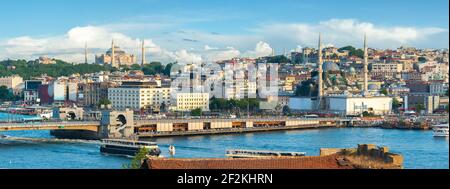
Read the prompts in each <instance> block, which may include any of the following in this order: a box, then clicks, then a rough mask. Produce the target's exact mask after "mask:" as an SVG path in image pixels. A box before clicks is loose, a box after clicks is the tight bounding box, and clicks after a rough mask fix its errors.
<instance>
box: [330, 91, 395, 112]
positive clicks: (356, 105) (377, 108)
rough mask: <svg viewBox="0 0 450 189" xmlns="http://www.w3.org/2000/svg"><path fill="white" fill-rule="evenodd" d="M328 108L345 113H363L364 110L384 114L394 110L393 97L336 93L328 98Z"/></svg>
mask: <svg viewBox="0 0 450 189" xmlns="http://www.w3.org/2000/svg"><path fill="white" fill-rule="evenodd" d="M326 104H327V107H326V109H327V110H328V111H330V112H336V113H339V114H343V115H361V114H362V113H363V112H368V113H373V114H375V115H384V114H389V113H390V112H392V98H390V97H386V96H382V95H378V96H370V97H368V96H362V95H351V94H344V95H336V96H328V97H327V98H326Z"/></svg>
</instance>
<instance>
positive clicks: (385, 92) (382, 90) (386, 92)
mask: <svg viewBox="0 0 450 189" xmlns="http://www.w3.org/2000/svg"><path fill="white" fill-rule="evenodd" d="M380 93H381V94H384V95H385V96H387V95H388V94H389V93H388V91H387V89H386V88H382V89H381V90H380Z"/></svg>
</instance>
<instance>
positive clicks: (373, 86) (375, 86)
mask: <svg viewBox="0 0 450 189" xmlns="http://www.w3.org/2000/svg"><path fill="white" fill-rule="evenodd" d="M367 88H368V89H369V90H378V89H379V87H378V85H375V84H370V85H368V86H367Z"/></svg>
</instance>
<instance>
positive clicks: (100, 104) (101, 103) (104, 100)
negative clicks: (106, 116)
mask: <svg viewBox="0 0 450 189" xmlns="http://www.w3.org/2000/svg"><path fill="white" fill-rule="evenodd" d="M109 104H111V101H110V100H109V99H107V98H102V99H100V100H99V101H98V107H101V106H102V105H105V106H107V105H109Z"/></svg>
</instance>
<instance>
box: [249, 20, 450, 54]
mask: <svg viewBox="0 0 450 189" xmlns="http://www.w3.org/2000/svg"><path fill="white" fill-rule="evenodd" d="M252 31H254V32H255V33H258V34H260V35H262V36H266V37H267V38H270V39H274V40H275V39H278V40H292V41H293V42H295V43H297V44H298V43H300V44H302V45H308V46H316V45H317V38H318V34H319V32H321V33H322V35H323V41H324V43H325V44H326V43H332V44H334V45H335V46H345V45H354V46H362V41H363V36H364V33H366V34H367V37H368V40H369V42H370V43H369V45H370V46H372V47H377V48H395V47H399V46H401V45H403V44H412V45H419V44H421V43H424V42H429V40H430V39H431V38H432V36H433V35H437V34H442V33H447V34H448V29H442V28H434V27H429V28H416V27H401V26H394V27H387V26H377V25H375V24H372V23H369V22H361V21H358V20H356V19H330V20H327V21H322V22H319V23H318V24H306V23H276V24H266V25H263V26H261V27H258V28H256V29H253V30H252ZM447 44H448V43H447ZM447 46H448V45H447Z"/></svg>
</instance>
